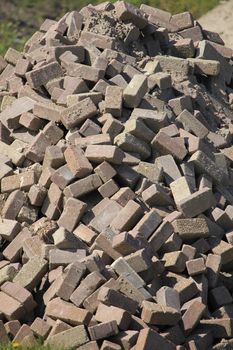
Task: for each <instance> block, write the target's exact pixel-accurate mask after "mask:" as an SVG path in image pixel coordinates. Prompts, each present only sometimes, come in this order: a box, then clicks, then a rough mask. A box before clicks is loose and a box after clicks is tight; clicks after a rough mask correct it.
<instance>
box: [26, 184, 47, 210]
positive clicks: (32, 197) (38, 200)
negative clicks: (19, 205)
mask: <svg viewBox="0 0 233 350" xmlns="http://www.w3.org/2000/svg"><path fill="white" fill-rule="evenodd" d="M46 195H47V190H46V188H45V187H43V186H40V185H39V184H36V185H32V186H31V188H30V190H29V192H28V199H29V201H30V203H31V204H32V205H34V206H37V207H40V206H41V205H42V204H43V202H44V200H45V197H46Z"/></svg>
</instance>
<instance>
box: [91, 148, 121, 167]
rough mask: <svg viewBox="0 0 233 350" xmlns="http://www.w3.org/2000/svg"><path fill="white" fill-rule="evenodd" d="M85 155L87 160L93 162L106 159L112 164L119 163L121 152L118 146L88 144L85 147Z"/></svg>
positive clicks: (100, 161)
mask: <svg viewBox="0 0 233 350" xmlns="http://www.w3.org/2000/svg"><path fill="white" fill-rule="evenodd" d="M85 156H86V157H87V159H88V160H90V161H91V162H95V163H102V162H103V161H107V162H109V163H113V164H121V163H122V160H123V156H124V154H123V152H122V150H121V149H120V148H118V147H116V146H111V145H98V146H97V145H89V146H87V148H86V152H85Z"/></svg>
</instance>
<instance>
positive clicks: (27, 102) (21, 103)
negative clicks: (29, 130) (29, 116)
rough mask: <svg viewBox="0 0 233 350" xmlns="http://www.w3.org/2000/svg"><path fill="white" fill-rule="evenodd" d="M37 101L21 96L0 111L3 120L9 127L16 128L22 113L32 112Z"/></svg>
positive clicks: (0, 117)
mask: <svg viewBox="0 0 233 350" xmlns="http://www.w3.org/2000/svg"><path fill="white" fill-rule="evenodd" d="M34 104H35V101H34V100H33V99H31V98H29V97H26V96H25V97H21V98H19V99H17V100H15V101H14V102H13V103H12V104H11V106H9V107H8V108H6V109H5V110H4V111H2V112H1V113H0V119H1V122H2V123H3V124H4V125H5V126H7V127H9V128H14V127H15V126H18V127H19V126H20V125H19V119H20V115H21V114H22V113H25V112H30V111H31V110H32V109H33V107H34Z"/></svg>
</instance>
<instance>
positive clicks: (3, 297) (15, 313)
mask: <svg viewBox="0 0 233 350" xmlns="http://www.w3.org/2000/svg"><path fill="white" fill-rule="evenodd" d="M0 301H1V306H0V312H1V313H3V315H4V317H5V318H6V319H7V320H8V321H11V320H18V319H19V320H21V319H22V318H23V317H24V316H25V311H24V309H23V305H22V304H20V303H19V302H18V301H17V300H15V299H13V298H12V297H10V296H9V295H7V294H6V293H4V292H2V291H1V292H0Z"/></svg>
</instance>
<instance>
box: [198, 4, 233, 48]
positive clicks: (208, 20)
mask: <svg viewBox="0 0 233 350" xmlns="http://www.w3.org/2000/svg"><path fill="white" fill-rule="evenodd" d="M198 21H199V22H200V24H201V25H202V26H203V28H204V29H208V30H212V31H214V32H217V33H219V34H220V35H221V37H222V39H223V40H224V42H225V44H226V46H228V47H231V48H233V0H229V1H224V2H223V3H222V4H220V5H219V6H217V7H215V8H214V9H213V10H211V11H210V12H208V13H207V14H206V15H204V16H202V17H201V18H200V19H199V20H198Z"/></svg>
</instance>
